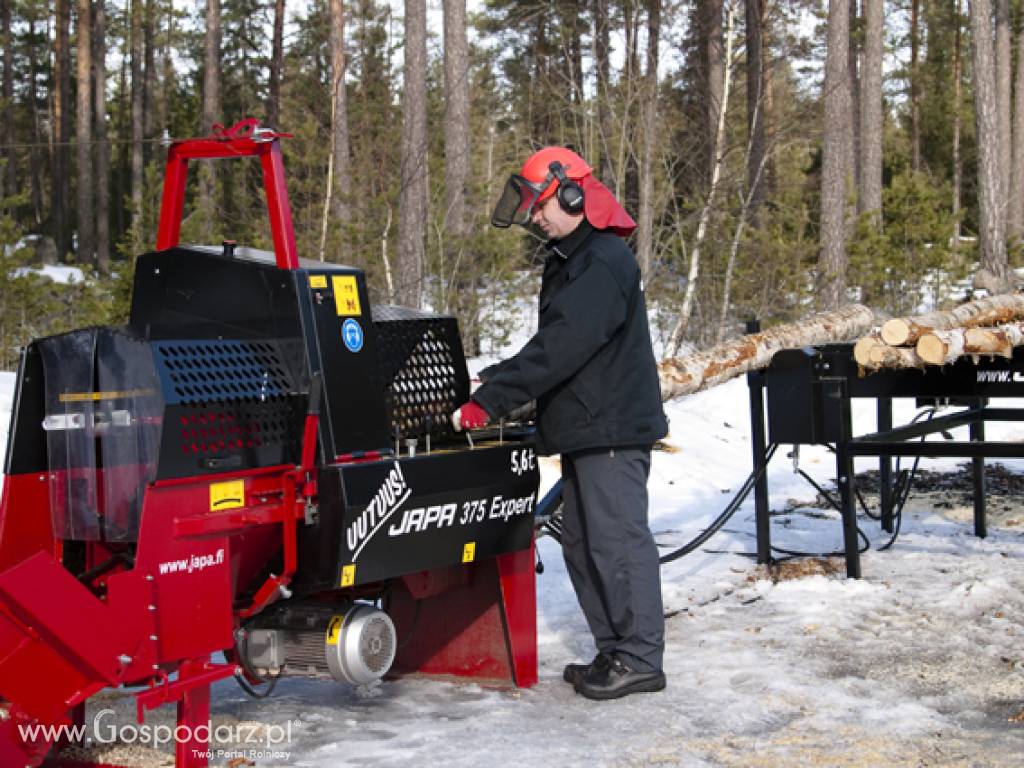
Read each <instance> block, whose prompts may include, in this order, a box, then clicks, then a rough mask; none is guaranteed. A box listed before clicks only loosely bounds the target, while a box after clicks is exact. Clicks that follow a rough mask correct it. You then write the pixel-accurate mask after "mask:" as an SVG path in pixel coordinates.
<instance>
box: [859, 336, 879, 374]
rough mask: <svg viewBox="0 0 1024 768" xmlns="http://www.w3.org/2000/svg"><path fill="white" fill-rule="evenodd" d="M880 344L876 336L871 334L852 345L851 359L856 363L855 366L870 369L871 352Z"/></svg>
mask: <svg viewBox="0 0 1024 768" xmlns="http://www.w3.org/2000/svg"><path fill="white" fill-rule="evenodd" d="M881 344H882V341H881V339H879V337H878V335H877V334H874V333H873V334H871V335H870V336H865V337H864V338H863V339H860V340H859V341H858V342H857V343H856V344H854V345H853V359H854V360H856V361H857V365H861V366H865V367H870V366H871V350H872V349H874V348H875V347H877V346H880V345H881Z"/></svg>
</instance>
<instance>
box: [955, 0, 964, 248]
mask: <svg viewBox="0 0 1024 768" xmlns="http://www.w3.org/2000/svg"><path fill="white" fill-rule="evenodd" d="M954 8H955V12H956V14H955V18H956V31H955V32H954V34H953V249H954V250H958V249H959V248H960V232H961V222H960V207H961V189H962V188H963V165H962V163H961V162H960V131H961V117H960V115H961V110H962V109H963V93H962V88H963V85H962V81H963V52H962V47H963V46H962V44H961V28H962V26H963V21H962V19H961V13H962V10H961V6H960V0H954Z"/></svg>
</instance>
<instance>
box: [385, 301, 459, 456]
mask: <svg viewBox="0 0 1024 768" xmlns="http://www.w3.org/2000/svg"><path fill="white" fill-rule="evenodd" d="M373 324H374V329H375V330H376V332H377V337H378V339H379V344H378V346H377V349H378V350H379V355H380V365H381V374H382V378H383V381H384V384H385V391H384V397H385V402H386V404H387V411H388V419H389V421H390V426H391V430H392V432H394V431H395V430H396V429H397V431H398V432H400V433H401V434H402V435H403V436H409V437H415V436H418V435H425V434H426V433H428V432H429V433H431V434H433V435H443V434H446V433H448V432H450V431H451V422H450V421H449V419H450V416H451V413H452V411H454V410H455V409H456V408H458V407H459V406H460V405H462V404H463V403H464V402H466V400H468V399H469V376H468V374H467V372H466V358H465V354H464V353H463V350H462V340H461V338H460V337H459V329H458V324H457V322H456V320H455V318H453V317H441V316H437V315H430V314H426V313H423V312H417V311H415V310H411V309H406V308H404V307H393V306H375V307H374V308H373Z"/></svg>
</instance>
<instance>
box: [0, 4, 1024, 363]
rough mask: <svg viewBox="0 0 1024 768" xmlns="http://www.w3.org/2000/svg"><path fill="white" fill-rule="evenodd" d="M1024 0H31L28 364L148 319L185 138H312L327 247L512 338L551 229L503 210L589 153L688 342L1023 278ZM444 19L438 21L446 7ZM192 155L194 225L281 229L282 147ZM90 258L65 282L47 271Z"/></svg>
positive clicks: (16, 237) (200, 229) (310, 194)
mask: <svg viewBox="0 0 1024 768" xmlns="http://www.w3.org/2000/svg"><path fill="white" fill-rule="evenodd" d="M1021 6H1022V4H1021V2H1019V0H994V5H990V2H989V0H968V2H967V3H966V7H964V3H963V0H884V2H883V0H859V2H858V0H826V1H825V3H824V4H820V3H818V4H816V3H812V2H810V0H745V2H741V1H740V0H689V1H682V0H680V1H676V0H672V1H669V0H584V1H581V2H569V1H568V0H482V1H481V2H474V3H473V4H472V5H471V7H470V8H469V9H467V6H466V0H431V3H430V5H429V7H428V3H427V2H426V0H405V2H399V1H398V0H392V2H391V3H388V2H382V1H381V0H310V1H309V2H303V3H299V2H296V0H291V1H290V2H288V1H286V0H220V1H219V2H217V1H215V0H208V2H202V0H199V1H198V2H183V0H120V1H118V0H107V1H106V2H104V1H103V0H0V45H2V56H0V70H2V80H0V370H9V369H12V368H13V367H15V366H16V364H17V356H18V348H19V346H20V345H22V344H24V343H25V342H26V341H27V340H29V339H30V338H32V337H37V336H42V335H47V334H50V333H55V332H59V331H61V330H65V329H67V328H71V327H77V326H81V325H85V324H90V323H106V322H118V321H121V320H123V319H124V317H125V315H126V311H127V300H128V294H129V290H130V285H131V277H132V267H133V263H134V262H133V259H134V257H135V256H137V255H138V254H140V253H143V252H145V251H146V250H149V249H151V248H152V247H153V243H154V241H155V236H156V226H157V215H158V209H159V197H160V189H161V182H162V178H163V160H164V155H165V147H166V142H167V140H168V139H169V138H184V137H188V136H195V135H207V134H209V133H210V132H211V131H212V130H214V129H215V126H216V125H217V124H223V125H228V126H230V125H231V124H232V123H234V122H235V121H236V120H239V119H241V118H243V117H248V116H252V117H255V118H257V119H258V120H259V121H260V122H261V123H262V124H263V125H265V126H269V127H272V128H274V129H278V130H281V131H286V132H289V133H292V134H294V138H291V139H287V140H285V141H284V154H285V165H286V169H287V180H288V185H289V191H290V195H291V202H292V209H293V218H294V223H295V230H296V238H297V241H298V246H299V253H300V256H302V257H304V258H308V259H314V260H325V261H329V262H341V263H345V264H350V265H354V266H358V267H361V268H363V269H364V270H366V273H367V276H368V280H369V285H370V290H371V297H372V299H373V300H374V301H375V302H379V303H401V304H405V305H410V306H421V307H429V308H431V309H433V310H435V311H439V312H445V313H454V314H457V315H458V317H459V320H460V323H461V325H462V329H463V337H464V342H465V344H466V346H467V352H468V353H470V354H476V353H478V352H480V351H487V350H488V349H489V348H491V347H492V346H493V345H494V344H495V343H500V342H501V341H502V340H504V339H505V338H506V336H507V334H508V333H509V330H510V329H509V328H508V327H507V325H508V322H509V320H508V318H509V317H514V313H510V312H509V311H508V310H509V307H510V306H512V304H511V302H515V301H516V300H517V299H518V298H519V297H520V296H521V295H522V292H526V291H529V290H530V288H529V284H530V282H531V281H530V280H529V279H528V276H529V275H531V274H534V275H535V274H536V270H532V272H531V267H534V266H536V265H537V264H538V263H539V261H540V260H542V259H543V256H544V251H543V249H542V248H541V247H540V243H539V242H537V241H536V240H534V239H532V238H531V237H530V236H528V235H525V234H524V233H523V231H522V230H517V229H512V230H497V229H494V228H492V227H490V226H489V218H490V213H491V209H492V206H493V205H494V202H495V200H496V198H497V196H498V194H499V193H500V191H501V188H502V185H503V184H504V182H505V179H506V178H507V177H508V174H509V173H511V172H515V171H517V170H518V167H519V165H520V164H521V163H522V161H523V159H524V158H525V157H526V156H527V155H528V154H529V153H530V152H531V151H532V150H533V149H536V148H538V147H540V146H543V145H546V144H567V145H570V146H572V147H574V148H575V149H576V150H577V151H579V152H580V153H581V154H582V155H583V156H584V157H585V158H587V159H588V161H589V162H590V164H591V165H592V166H593V168H594V172H595V174H597V176H598V177H599V178H600V179H601V180H602V181H604V183H605V184H607V185H608V186H609V187H610V188H611V189H612V191H613V192H614V193H615V194H616V195H617V196H618V197H619V199H620V200H622V201H623V202H624V203H625V205H626V208H627V209H628V210H629V211H630V212H631V213H632V214H633V215H634V218H636V219H637V222H638V224H639V226H638V229H637V231H636V233H635V234H634V235H633V237H632V238H631V244H632V245H633V247H634V250H635V251H636V253H637V257H638V260H639V262H640V264H641V267H642V269H643V271H644V276H645V284H646V287H647V292H648V296H649V302H650V304H651V306H652V307H654V312H653V316H654V320H655V324H654V330H655V333H656V335H657V336H658V338H659V341H660V348H663V349H665V351H666V353H667V354H671V353H673V352H678V351H679V350H680V349H682V348H686V347H687V346H688V345H695V346H707V345H709V344H711V343H714V342H716V341H720V340H723V339H726V338H729V337H731V336H734V335H736V334H738V333H741V332H742V330H743V327H744V322H745V321H746V320H748V319H751V318H757V319H759V320H760V321H761V322H762V323H763V324H765V325H768V324H771V323H773V322H777V321H781V320H792V319H796V318H799V317H801V316H803V315H805V314H807V313H808V312H810V311H811V310H813V309H827V308H833V307H837V306H839V305H841V304H843V303H845V302H847V301H861V302H864V303H866V304H869V305H870V306H872V307H874V308H876V309H878V310H880V311H881V312H884V313H891V314H906V313H909V312H913V311H914V310H916V309H918V308H919V307H920V306H922V305H930V304H932V303H934V302H935V301H937V300H938V299H939V298H945V297H949V296H950V293H949V286H950V285H953V284H954V283H955V282H956V281H957V280H959V279H961V278H962V277H964V276H965V275H968V274H971V275H973V276H974V284H975V286H978V287H982V288H986V289H988V290H989V291H990V292H999V291H1002V290H1006V289H1008V288H1010V287H1012V285H1013V278H1014V273H1013V271H1012V268H1013V266H1014V265H1015V264H1017V263H1018V262H1019V261H1020V259H1021V253H1020V251H1021V248H1020V243H1021V237H1022V234H1024V10H1022V7H1021ZM428 11H429V12H430V15H429V18H430V20H431V22H432V23H430V24H428ZM200 166H201V167H200V170H199V172H198V173H195V172H194V173H192V174H191V175H190V181H189V187H188V197H187V202H186V219H185V222H184V226H183V230H182V239H183V241H185V242H199V243H219V242H221V240H223V239H231V240H235V241H237V242H239V243H240V244H244V245H249V246H254V247H262V248H268V249H269V248H270V247H271V239H270V232H269V225H268V222H267V218H266V215H265V207H264V206H265V204H264V202H263V199H262V191H261V180H260V171H259V165H258V164H257V163H223V162H221V163H201V164H200ZM56 263H60V264H73V265H76V266H77V267H79V268H81V269H82V270H83V275H84V279H83V280H82V281H80V282H77V283H75V284H72V285H63V284H57V283H54V282H52V281H50V280H49V279H48V278H46V277H44V276H43V275H41V274H40V273H39V272H38V271H37V270H34V269H31V268H32V267H40V266H42V265H44V264H56Z"/></svg>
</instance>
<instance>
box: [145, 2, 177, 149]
mask: <svg viewBox="0 0 1024 768" xmlns="http://www.w3.org/2000/svg"><path fill="white" fill-rule="evenodd" d="M157 3H158V0H146V8H145V11H144V12H143V14H142V46H143V49H144V50H143V55H142V65H143V69H144V74H143V76H142V85H143V88H142V136H143V138H144V139H152V138H153V137H154V136H156V132H157V126H160V127H161V128H163V119H162V117H163V116H162V114H161V110H162V109H163V105H162V104H161V103H160V102H161V101H162V99H159V98H157V69H156V47H157V46H156V30H157V28H158V27H159V24H160V19H159V9H158V7H157ZM165 44H166V45H168V46H169V45H170V41H167V43H165ZM149 147H150V145H149V144H148V143H145V144H143V146H142V158H143V161H144V163H146V162H149V161H150V160H152V159H153V153H152V152H151V151H150V149H149Z"/></svg>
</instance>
